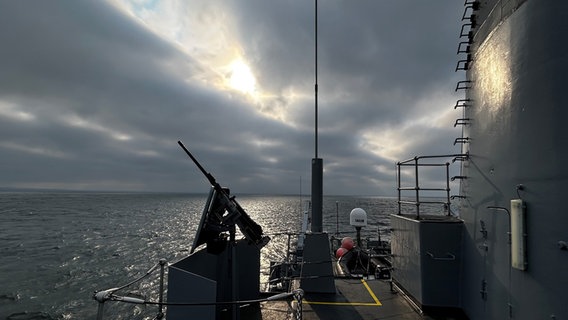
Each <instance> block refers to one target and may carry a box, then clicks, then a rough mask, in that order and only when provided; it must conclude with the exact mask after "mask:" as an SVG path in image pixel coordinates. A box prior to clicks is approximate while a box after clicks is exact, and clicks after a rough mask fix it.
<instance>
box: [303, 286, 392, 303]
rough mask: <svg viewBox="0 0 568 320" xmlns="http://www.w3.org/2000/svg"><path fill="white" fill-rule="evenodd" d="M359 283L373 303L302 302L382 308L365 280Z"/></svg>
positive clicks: (305, 301)
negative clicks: (365, 289)
mask: <svg viewBox="0 0 568 320" xmlns="http://www.w3.org/2000/svg"><path fill="white" fill-rule="evenodd" d="M361 282H362V283H363V285H364V286H365V288H367V291H368V292H369V295H371V298H373V300H374V301H375V302H374V303H373V302H326V301H308V300H304V301H303V303H307V304H314V305H316V304H320V305H334V306H367V307H377V306H382V305H383V304H382V303H381V302H380V301H379V299H377V296H376V295H375V293H374V292H373V290H371V287H369V285H368V284H367V282H366V281H365V279H361Z"/></svg>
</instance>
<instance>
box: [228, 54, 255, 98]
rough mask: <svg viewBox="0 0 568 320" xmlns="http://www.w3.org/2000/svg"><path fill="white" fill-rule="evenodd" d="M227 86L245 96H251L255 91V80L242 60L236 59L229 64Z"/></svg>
mask: <svg viewBox="0 0 568 320" xmlns="http://www.w3.org/2000/svg"><path fill="white" fill-rule="evenodd" d="M229 85H230V86H231V88H233V89H235V90H238V91H240V92H242V93H245V94H253V93H254V92H255V91H256V79H255V77H254V75H253V74H252V71H251V70H250V67H249V66H248V65H247V64H246V63H245V62H244V61H243V60H241V59H237V60H234V61H233V62H232V63H231V77H230V78H229Z"/></svg>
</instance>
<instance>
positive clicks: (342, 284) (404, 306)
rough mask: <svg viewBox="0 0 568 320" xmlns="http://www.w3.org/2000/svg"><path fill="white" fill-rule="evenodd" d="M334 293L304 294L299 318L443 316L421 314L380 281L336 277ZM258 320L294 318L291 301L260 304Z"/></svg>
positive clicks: (407, 319) (406, 319) (409, 318)
mask: <svg viewBox="0 0 568 320" xmlns="http://www.w3.org/2000/svg"><path fill="white" fill-rule="evenodd" d="M335 287H336V293H335V294H318V293H306V294H305V296H304V300H303V303H302V311H303V312H302V319H306V320H313V319H354V320H366V319H404V320H414V319H446V318H438V317H436V318H432V317H430V316H427V315H423V314H422V313H421V312H420V311H419V310H418V309H417V308H416V307H413V306H412V303H411V302H410V301H408V300H407V299H406V298H405V297H404V294H402V293H401V292H399V291H397V290H392V289H391V283H390V282H389V281H384V280H376V279H372V280H365V279H353V278H336V279H335ZM260 308H261V314H262V317H261V319H294V317H293V311H294V310H295V309H296V305H295V303H288V302H284V301H278V302H266V303H263V304H261V306H260Z"/></svg>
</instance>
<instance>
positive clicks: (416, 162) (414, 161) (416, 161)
mask: <svg viewBox="0 0 568 320" xmlns="http://www.w3.org/2000/svg"><path fill="white" fill-rule="evenodd" d="M468 157H469V155H468V154H447V155H433V156H416V157H414V158H411V159H407V160H404V161H400V162H398V163H397V164H396V165H397V171H396V172H397V182H398V186H397V191H398V214H399V215H401V214H402V205H403V204H412V205H415V206H416V218H417V219H419V218H420V205H421V204H425V203H439V204H443V205H444V206H445V208H446V210H447V215H448V216H450V215H451V210H450V204H451V199H453V198H452V197H450V169H449V166H450V162H449V161H446V162H444V163H431V162H429V163H420V161H421V160H430V159H441V158H445V159H462V160H464V159H468ZM453 162H455V161H452V163H453ZM443 166H445V167H446V170H445V171H446V179H445V181H446V183H445V186H443V187H437V188H433V187H423V186H421V185H420V179H419V174H420V171H419V168H420V167H443ZM402 167H414V185H413V186H403V185H402V181H401V168H402ZM457 177H460V178H464V177H462V176H457ZM455 179H456V177H452V178H451V181H454V180H455ZM402 191H414V200H402ZM422 191H443V192H445V197H444V198H445V201H424V200H421V199H420V196H421V192H422Z"/></svg>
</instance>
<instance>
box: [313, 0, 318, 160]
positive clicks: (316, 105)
mask: <svg viewBox="0 0 568 320" xmlns="http://www.w3.org/2000/svg"><path fill="white" fill-rule="evenodd" d="M314 2H315V19H314V21H315V23H314V31H315V50H314V51H315V52H314V53H315V82H316V83H315V85H314V94H315V158H317V157H318V0H315V1H314Z"/></svg>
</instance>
